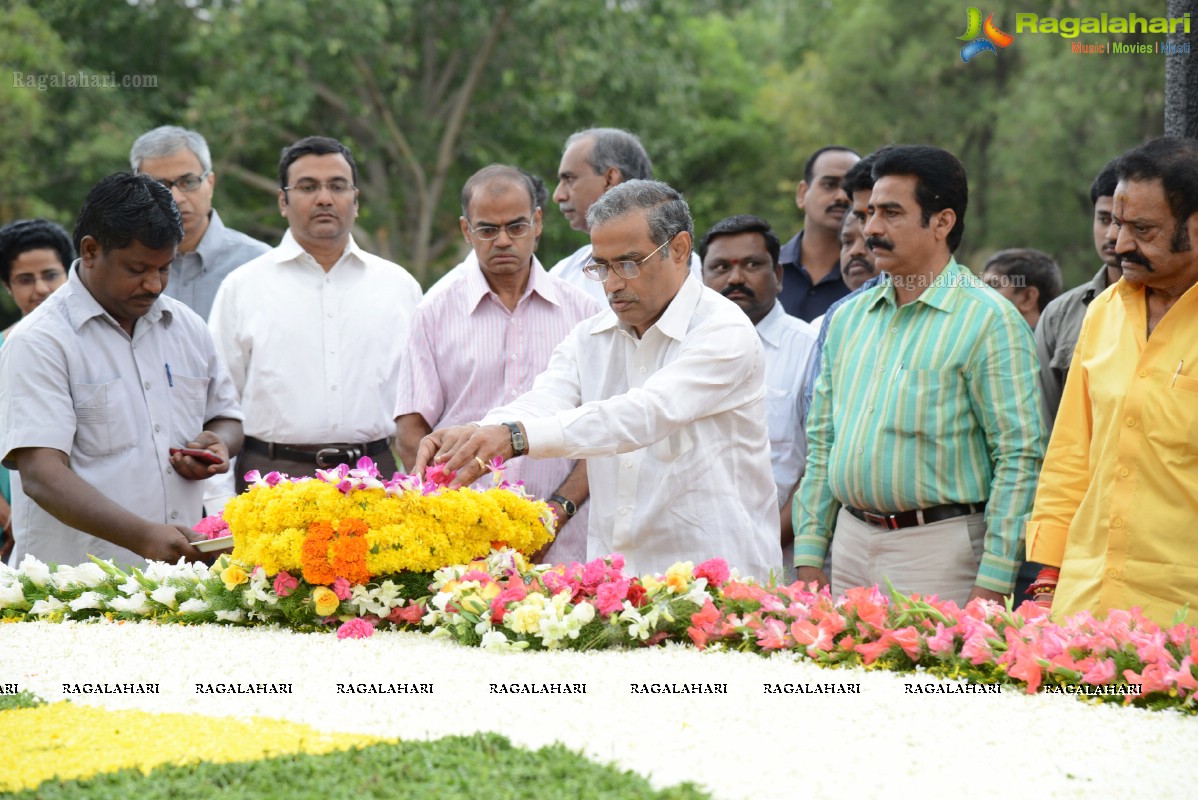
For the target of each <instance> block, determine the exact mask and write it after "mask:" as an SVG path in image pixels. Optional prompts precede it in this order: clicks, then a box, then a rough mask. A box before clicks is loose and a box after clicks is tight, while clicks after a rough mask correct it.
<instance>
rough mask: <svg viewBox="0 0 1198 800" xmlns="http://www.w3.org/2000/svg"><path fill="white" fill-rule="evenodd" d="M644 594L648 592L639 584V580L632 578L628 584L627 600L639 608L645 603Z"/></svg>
mask: <svg viewBox="0 0 1198 800" xmlns="http://www.w3.org/2000/svg"><path fill="white" fill-rule="evenodd" d="M646 594H648V592H646V591H645V587H644V586H641V582H640V581H639V580H634V581H633V582H632V583H630V584H629V585H628V600H629V601H630V602H631V603H632V605H633V607H635V608H640V607H641V606H643V605H644V604H645V595H646Z"/></svg>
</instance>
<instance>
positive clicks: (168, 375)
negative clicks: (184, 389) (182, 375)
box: [166, 363, 175, 389]
mask: <svg viewBox="0 0 1198 800" xmlns="http://www.w3.org/2000/svg"><path fill="white" fill-rule="evenodd" d="M166 384H167V386H170V387H171V388H172V389H174V388H175V376H174V375H171V365H170V364H169V363H168V364H167V365H166Z"/></svg>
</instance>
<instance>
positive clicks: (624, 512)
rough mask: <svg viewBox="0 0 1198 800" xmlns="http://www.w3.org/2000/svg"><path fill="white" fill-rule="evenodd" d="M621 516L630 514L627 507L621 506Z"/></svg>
mask: <svg viewBox="0 0 1198 800" xmlns="http://www.w3.org/2000/svg"><path fill="white" fill-rule="evenodd" d="M620 516H621V517H626V516H628V509H627V508H621V509H620Z"/></svg>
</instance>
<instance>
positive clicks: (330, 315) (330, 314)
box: [329, 311, 333, 319]
mask: <svg viewBox="0 0 1198 800" xmlns="http://www.w3.org/2000/svg"><path fill="white" fill-rule="evenodd" d="M332 318H333V312H332V311H330V312H329V319H332Z"/></svg>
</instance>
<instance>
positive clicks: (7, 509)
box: [0, 219, 75, 562]
mask: <svg viewBox="0 0 1198 800" xmlns="http://www.w3.org/2000/svg"><path fill="white" fill-rule="evenodd" d="M74 260H75V248H74V247H72V246H71V237H70V236H68V235H67V232H66V230H64V229H63V227H62V226H61V225H58V224H56V223H54V222H50V221H49V220H45V219H22V220H17V221H16V222H11V223H9V224H8V225H5V226H4V227H3V228H0V282H3V284H4V288H5V289H6V290H7V291H8V293H9V294H10V295H12V299H13V302H15V303H16V305H17V308H18V309H19V310H20V312H21V316H22V317H25V316H27V315H28V314H29V312H31V311H33V309H35V308H37V307H38V306H40V305H41V304H42V301H43V300H45V299H46V298H47V297H49V296H50V294H51V293H52V292H53V291H54V290H55V289H57V288H58V287H59V286H62V285H63V284H64V283H66V280H67V270H68V269H69V268H70V265H71V263H72V262H73V261H74ZM11 331H12V328H9V329H8V330H6V331H4V332H3V333H0V347H2V346H3V345H4V339H5V338H6V337H7V336H8V334H9V332H11ZM11 503H12V487H11V481H10V476H9V473H8V470H7V469H4V468H3V467H0V562H2V561H5V560H6V559H7V558H8V554H9V552H11V550H12V541H13V540H12V506H11Z"/></svg>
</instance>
